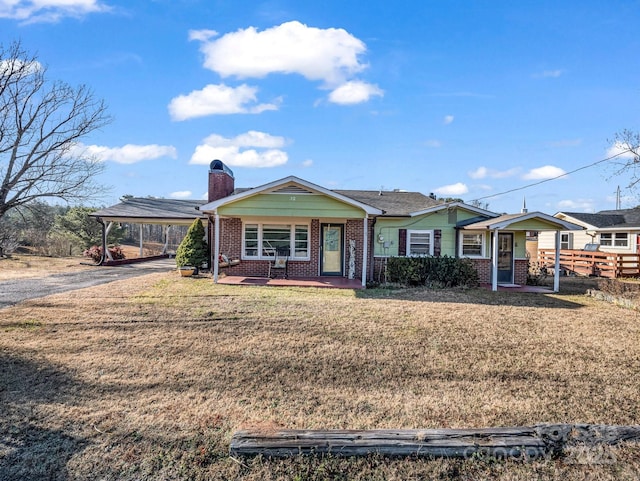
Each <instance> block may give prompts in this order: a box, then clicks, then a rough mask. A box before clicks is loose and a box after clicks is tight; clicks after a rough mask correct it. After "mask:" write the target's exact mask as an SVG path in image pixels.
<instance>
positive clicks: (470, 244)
mask: <svg viewBox="0 0 640 481" xmlns="http://www.w3.org/2000/svg"><path fill="white" fill-rule="evenodd" d="M460 244H461V246H462V248H461V249H460V250H461V252H462V255H463V256H464V257H483V255H484V234H480V233H476V234H473V233H470V234H467V233H462V236H461V239H460Z"/></svg>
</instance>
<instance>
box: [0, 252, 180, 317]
mask: <svg viewBox="0 0 640 481" xmlns="http://www.w3.org/2000/svg"><path fill="white" fill-rule="evenodd" d="M175 268H176V262H175V259H161V260H154V261H149V262H139V263H135V264H124V265H121V266H112V267H95V268H92V269H87V270H82V271H77V272H66V273H63V274H53V275H50V276H47V277H31V278H27V279H14V280H8V281H0V309H2V308H3V307H9V306H12V305H14V304H17V303H19V302H22V301H25V300H27V299H35V298H37V297H45V296H48V295H51V294H58V293H60V292H67V291H73V290H76V289H83V288H85V287H92V286H97V285H98V284H107V283H109V282H113V281H119V280H121V279H129V278H131V277H137V276H144V275H146V274H153V273H156V272H162V271H170V270H172V269H175Z"/></svg>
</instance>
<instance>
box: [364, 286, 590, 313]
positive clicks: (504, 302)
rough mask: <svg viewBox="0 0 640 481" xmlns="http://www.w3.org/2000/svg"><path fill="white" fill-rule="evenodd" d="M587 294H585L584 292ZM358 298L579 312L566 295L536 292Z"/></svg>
mask: <svg viewBox="0 0 640 481" xmlns="http://www.w3.org/2000/svg"><path fill="white" fill-rule="evenodd" d="M585 292H586V291H585ZM355 295H356V297H358V298H361V299H389V300H402V301H412V302H451V303H455V304H480V305H489V306H492V305H500V306H514V307H541V308H559V309H579V308H582V307H584V306H583V305H582V304H580V303H579V302H574V301H572V300H570V299H568V298H567V294H563V293H562V292H561V293H548V294H547V293H539V292H508V291H498V292H493V291H491V290H488V289H484V288H480V287H478V288H473V289H463V288H457V287H453V288H444V289H431V288H428V287H412V288H404V289H403V288H372V289H364V290H361V291H355Z"/></svg>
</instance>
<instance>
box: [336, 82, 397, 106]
mask: <svg viewBox="0 0 640 481" xmlns="http://www.w3.org/2000/svg"><path fill="white" fill-rule="evenodd" d="M374 95H376V96H379V97H382V96H383V95H384V92H383V91H382V90H381V89H380V88H378V86H377V85H373V84H370V83H367V82H362V81H360V80H351V81H349V82H346V83H344V84H342V85H341V86H340V87H338V88H337V89H335V90H334V91H333V92H331V93H330V94H329V101H330V102H333V103H334V104H342V105H352V104H359V103H362V102H366V101H368V100H369V99H370V98H371V97H372V96H374Z"/></svg>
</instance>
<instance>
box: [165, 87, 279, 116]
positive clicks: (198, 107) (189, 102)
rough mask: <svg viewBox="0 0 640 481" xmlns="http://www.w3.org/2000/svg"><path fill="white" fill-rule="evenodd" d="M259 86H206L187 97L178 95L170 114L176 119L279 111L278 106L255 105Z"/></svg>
mask: <svg viewBox="0 0 640 481" xmlns="http://www.w3.org/2000/svg"><path fill="white" fill-rule="evenodd" d="M257 91H258V89H257V88H256V87H251V86H248V85H245V84H243V85H240V86H239V87H228V86H227V85H224V84H219V85H207V86H206V87H205V88H204V89H202V90H194V91H193V92H191V93H190V94H188V95H179V96H178V97H175V98H173V99H172V100H171V102H170V103H169V114H170V115H171V118H172V119H173V120H178V121H180V120H187V119H191V118H194V117H204V116H207V115H219V114H259V113H261V112H264V111H265V110H277V109H278V105H277V102H276V103H271V104H255V102H256V92H257Z"/></svg>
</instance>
